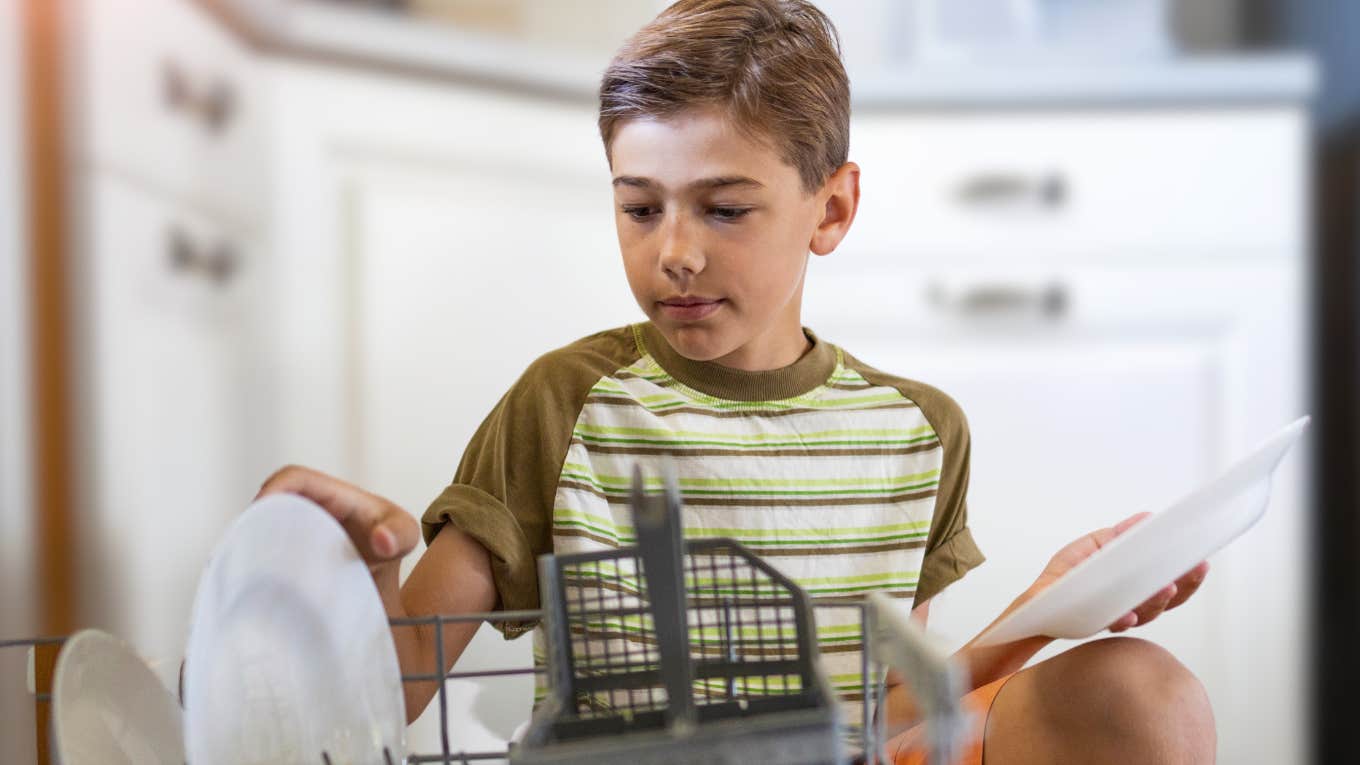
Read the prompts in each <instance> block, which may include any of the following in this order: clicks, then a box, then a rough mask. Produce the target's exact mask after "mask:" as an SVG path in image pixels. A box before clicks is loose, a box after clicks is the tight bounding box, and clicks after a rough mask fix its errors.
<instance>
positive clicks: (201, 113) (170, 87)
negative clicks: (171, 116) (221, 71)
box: [161, 59, 236, 135]
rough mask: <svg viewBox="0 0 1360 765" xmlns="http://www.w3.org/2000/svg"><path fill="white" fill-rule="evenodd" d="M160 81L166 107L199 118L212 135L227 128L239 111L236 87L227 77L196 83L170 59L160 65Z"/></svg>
mask: <svg viewBox="0 0 1360 765" xmlns="http://www.w3.org/2000/svg"><path fill="white" fill-rule="evenodd" d="M161 82H162V91H163V92H164V94H165V104H166V106H168V107H170V110H171V111H176V112H183V113H185V114H188V115H189V116H191V117H193V118H195V119H197V120H198V121H199V122H200V123H201V124H202V125H203V127H204V129H205V130H206V131H207V132H208V133H210V134H214V135H216V134H219V133H221V132H222V131H223V130H225V129H226V127H227V125H228V124H229V123H230V122H231V118H232V116H233V115H234V114H235V112H236V89H235V88H233V87H232V86H231V83H230V82H228V81H226V80H223V79H218V80H214V81H213V82H212V83H211V84H209V85H207V86H202V85H195V84H194V83H193V81H192V80H191V78H190V77H189V75H188V73H187V72H185V70H184V68H183V67H182V66H180V65H179V64H178V63H177V62H175V61H174V60H173V59H167V60H166V61H165V62H164V63H162V65H161Z"/></svg>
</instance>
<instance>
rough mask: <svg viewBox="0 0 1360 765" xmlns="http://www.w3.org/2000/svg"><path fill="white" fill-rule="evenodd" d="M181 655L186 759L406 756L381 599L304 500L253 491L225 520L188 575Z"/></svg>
mask: <svg viewBox="0 0 1360 765" xmlns="http://www.w3.org/2000/svg"><path fill="white" fill-rule="evenodd" d="M186 662H187V663H186V666H185V677H184V707H185V713H184V717H185V724H184V735H185V749H186V750H187V751H188V755H189V758H188V759H189V762H191V763H193V764H194V765H265V764H266V763H270V764H271V765H277V764H279V763H322V762H323V758H322V753H323V752H324V753H325V754H326V756H327V757H329V758H330V763H331V765H343V764H345V763H354V764H356V765H357V764H359V763H362V764H363V765H370V764H371V763H380V764H381V763H382V762H383V750H384V748H386V750H387V751H388V753H389V754H390V755H391V759H392V762H394V763H399V762H401V761H402V758H403V757H405V754H406V744H405V732H406V711H405V704H404V700H403V696H402V687H401V670H400V668H399V667H398V665H397V654H396V650H395V648H394V646H393V643H392V633H391V629H390V628H389V627H388V623H387V615H386V613H385V612H384V610H383V607H382V601H381V600H380V599H379V597H378V591H377V588H376V587H375V586H374V584H373V577H372V575H371V574H370V573H369V570H368V566H367V565H365V564H364V562H363V560H362V559H361V558H360V557H359V553H358V551H357V550H355V549H354V545H353V543H351V542H350V539H349V536H348V535H346V533H345V532H344V530H343V529H342V528H341V527H340V524H339V523H337V522H336V521H335V520H334V519H333V518H331V517H330V516H329V515H327V514H326V512H325V511H324V510H322V509H321V508H320V507H318V506H317V505H315V504H313V503H312V502H311V501H309V500H306V499H303V498H302V497H298V496H295V495H289V494H280V495H272V496H269V497H265V498H264V499H261V500H260V501H258V502H256V503H255V504H253V505H251V506H250V508H249V509H248V510H246V512H245V513H244V514H242V515H241V517H240V518H238V519H237V520H236V522H235V523H234V524H233V525H232V527H231V528H230V529H228V531H227V535H226V538H225V539H224V540H223V541H222V542H221V544H220V545H218V548H217V550H216V551H215V553H214V554H213V558H212V561H211V562H210V563H209V564H208V568H207V570H206V571H205V572H204V574H203V578H202V579H200V580H199V585H198V593H197V595H196V597H195V599H194V614H193V623H192V626H191V629H190V634H189V647H188V651H187V655H186Z"/></svg>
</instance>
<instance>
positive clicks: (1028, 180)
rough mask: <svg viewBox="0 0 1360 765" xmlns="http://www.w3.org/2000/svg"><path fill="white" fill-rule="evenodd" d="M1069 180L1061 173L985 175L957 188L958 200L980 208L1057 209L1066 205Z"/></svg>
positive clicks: (967, 180) (970, 179)
mask: <svg viewBox="0 0 1360 765" xmlns="http://www.w3.org/2000/svg"><path fill="white" fill-rule="evenodd" d="M1068 196H1069V189H1068V183H1067V178H1066V176H1064V175H1063V174H1062V173H1059V172H1056V171H1055V172H1049V173H1043V174H1040V175H1034V174H1029V173H1015V172H1005V171H994V172H985V173H980V174H978V175H975V176H973V177H971V178H968V179H966V180H965V181H964V182H963V183H961V184H959V187H958V199H959V201H960V202H963V203H964V204H967V205H971V206H977V207H1001V206H1017V205H1022V204H1024V205H1030V206H1035V207H1040V208H1045V209H1050V210H1052V209H1057V208H1059V207H1062V206H1063V205H1064V204H1066V203H1067V199H1068Z"/></svg>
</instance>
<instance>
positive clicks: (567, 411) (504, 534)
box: [421, 328, 637, 637]
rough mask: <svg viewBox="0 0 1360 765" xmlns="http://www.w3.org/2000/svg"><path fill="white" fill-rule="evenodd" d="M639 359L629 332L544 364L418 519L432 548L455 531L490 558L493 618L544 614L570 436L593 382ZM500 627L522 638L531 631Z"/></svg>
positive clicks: (505, 404) (579, 345) (601, 336)
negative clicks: (544, 561) (505, 613)
mask: <svg viewBox="0 0 1360 765" xmlns="http://www.w3.org/2000/svg"><path fill="white" fill-rule="evenodd" d="M636 358H637V351H636V344H635V343H634V342H633V339H632V333H631V331H629V330H627V328H623V329H619V330H609V331H607V332H602V333H598V334H596V335H591V336H590V337H587V338H584V339H582V340H580V341H577V342H576V343H573V344H572V345H569V346H567V347H565V348H561V349H558V350H556V351H553V352H551V353H548V354H546V355H544V356H542V357H540V358H539V359H538V360H536V361H535V362H534V363H533V364H531V365H530V366H529V368H528V369H526V370H525V372H524V374H523V375H521V376H520V378H519V380H517V381H516V382H515V384H514V385H513V386H511V388H510V390H509V391H507V392H506V394H505V395H504V396H502V397H501V400H500V401H499V402H498V403H497V404H496V406H495V408H494V409H492V410H491V413H490V414H489V415H487V417H486V419H485V420H484V421H483V422H482V424H481V427H479V428H478V429H477V432H476V434H475V435H474V436H473V437H472V440H471V441H470V442H469V443H468V445H467V448H466V449H465V450H464V452H463V458H462V461H461V462H460V463H459V465H458V470H457V471H456V472H455V474H454V478H453V482H452V483H451V484H450V485H449V486H448V487H447V488H445V489H444V490H443V491H442V492H441V493H440V494H439V496H438V497H436V498H435V500H434V501H433V502H432V503H430V506H429V508H428V509H427V510H426V511H425V514H424V516H423V517H422V518H421V524H422V527H423V531H424V535H425V541H426V542H427V543H428V542H431V541H433V540H434V538H435V535H437V534H438V533H439V531H440V529H442V528H443V527H444V525H445V524H452V525H453V526H454V527H456V528H458V529H459V530H460V531H462V532H463V533H465V534H467V535H468V536H470V537H472V538H473V539H476V540H477V541H478V542H479V543H480V544H481V545H482V546H483V547H485V548H486V551H487V553H488V554H489V555H490V557H491V570H492V571H491V573H492V576H493V578H494V580H495V583H496V594H497V605H496V610H498V611H502V610H510V611H518V610H532V609H537V608H538V607H539V598H538V573H537V559H538V556H540V555H543V554H546V553H549V552H552V510H553V499H554V497H555V496H556V494H557V482H558V479H559V478H560V476H561V470H562V462H563V461H564V460H565V459H566V454H567V449H568V447H569V446H570V443H571V433H572V429H573V428H574V427H575V424H576V419H577V417H578V416H579V415H580V412H581V408H582V407H583V406H584V404H585V400H586V396H587V395H588V394H589V392H590V389H591V387H592V386H593V385H594V384H595V382H596V381H598V380H599V379H600V378H601V377H603V376H605V375H607V374H610V373H611V372H613V371H614V370H617V369H619V368H622V367H624V366H627V365H628V364H630V363H632V361H633V360H635V359H636ZM497 626H498V627H499V628H500V629H501V631H502V632H504V633H505V635H506V637H516V636H518V635H520V634H522V633H524V632H526V631H527V630H529V629H532V628H533V626H534V622H533V621H518V622H505V623H500V624H497Z"/></svg>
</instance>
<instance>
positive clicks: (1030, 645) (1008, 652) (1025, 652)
mask: <svg viewBox="0 0 1360 765" xmlns="http://www.w3.org/2000/svg"><path fill="white" fill-rule="evenodd" d="M1031 597H1033V593H1029V592H1026V593H1025V594H1023V595H1021V596H1020V597H1018V598H1016V599H1015V601H1014V602H1012V603H1011V604H1010V605H1009V606H1007V607H1006V610H1004V611H1002V612H1001V614H1000V615H999V616H997V617H996V619H993V620H992V624H995V623H996V622H998V621H1000V620H1001V619H1002V618H1003V617H1005V616H1006V615H1008V614H1010V613H1011V612H1012V611H1014V610H1015V609H1017V608H1019V607H1020V605H1021V604H1023V603H1024V602H1025V601H1027V600H1029V599H1030V598H1031ZM990 626H991V625H988V627H989V628H990ZM983 632H986V630H984V631H983ZM981 636H982V633H978V636H977V637H981ZM977 637H974V638H973V639H972V640H970V641H969V642H968V644H967V645H965V646H964V647H962V648H960V649H959V650H958V651H956V652H955V653H954V656H953V658H954V661H957V662H959V663H961V664H963V666H964V667H966V668H967V670H968V690H970V691H972V690H975V689H977V688H981V687H982V686H984V685H986V684H988V683H990V682H992V681H994V680H999V679H1000V678H1003V677H1005V676H1006V675H1009V674H1011V673H1012V672H1018V671H1019V670H1020V668H1021V667H1023V666H1025V662H1028V661H1029V660H1030V659H1031V658H1033V657H1034V655H1035V654H1036V653H1038V652H1039V651H1042V650H1043V649H1044V648H1045V647H1046V646H1048V644H1049V643H1051V642H1053V639H1052V638H1047V637H1038V638H1029V639H1026V640H1019V641H1016V642H1013V643H1003V644H1001V645H994V646H987V647H985V648H979V647H977V646H975V645H974V643H976V642H977ZM884 701H885V704H884V709H885V710H886V715H887V716H886V720H885V721H886V722H887V724H888V728H889V730H894V731H897V730H903V729H905V728H907V727H908V726H911V725H914V724H916V723H917V722H919V718H920V710H919V708H918V707H917V705H916V702H915V700H914V699H912V697H911V692H910V690H909V689H908V688H907V686H906V685H905V684H903V683H892V684H890V685H889V687H888V689H887V697H886V698H885V699H884Z"/></svg>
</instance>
